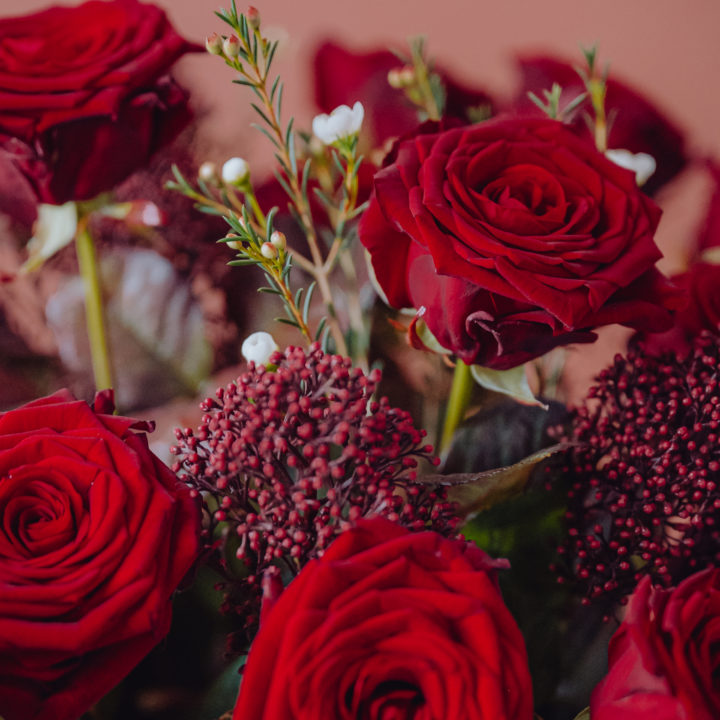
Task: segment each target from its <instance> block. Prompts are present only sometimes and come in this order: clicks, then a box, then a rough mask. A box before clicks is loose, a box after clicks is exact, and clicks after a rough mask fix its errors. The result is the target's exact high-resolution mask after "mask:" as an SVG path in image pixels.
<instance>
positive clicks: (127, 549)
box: [0, 0, 720, 720]
mask: <svg viewBox="0 0 720 720" xmlns="http://www.w3.org/2000/svg"><path fill="white" fill-rule="evenodd" d="M217 16H218V20H217V22H218V23H221V25H220V27H219V28H218V31H216V32H211V34H209V35H208V36H207V39H206V41H205V49H206V50H207V52H209V53H210V54H211V55H213V56H215V61H216V62H217V63H218V65H220V66H221V65H223V64H224V65H225V66H226V72H227V76H228V80H229V81H232V82H234V83H235V84H236V85H239V86H241V87H239V88H238V91H239V92H245V93H246V94H247V97H248V98H249V102H250V104H251V108H252V110H253V112H254V113H255V114H256V120H257V123H256V125H255V130H256V131H258V132H259V135H258V137H260V138H261V139H262V140H263V141H264V142H266V146H267V148H268V154H269V155H270V156H272V157H273V160H272V163H273V166H272V170H271V171H270V172H268V173H267V174H266V175H263V173H259V175H260V178H259V179H258V177H256V175H257V174H258V173H256V172H253V171H251V168H250V165H249V163H248V162H247V160H246V159H245V158H243V157H241V156H240V155H238V156H235V157H231V158H229V159H227V160H226V161H225V162H224V163H222V164H216V163H214V162H211V161H207V160H205V161H203V157H202V155H200V151H198V150H195V151H194V152H189V151H188V150H187V148H188V147H199V145H196V146H193V145H190V142H191V140H192V136H191V134H190V131H189V130H188V128H189V127H191V126H192V123H193V117H192V113H191V111H190V106H189V105H188V95H189V93H188V92H187V91H186V90H184V89H182V88H181V87H180V86H179V85H178V84H177V83H176V82H175V81H174V80H173V79H172V78H171V77H170V76H169V74H168V71H169V70H170V68H171V66H172V65H173V64H174V62H175V61H176V60H177V59H178V58H179V57H180V56H182V55H184V54H186V53H193V52H196V51H200V50H202V46H201V45H197V44H193V43H190V42H188V41H186V40H184V39H183V38H182V37H181V36H180V35H179V34H178V33H177V32H176V31H175V30H174V29H173V28H172V26H171V25H170V23H169V21H168V20H167V18H166V16H165V15H164V13H163V12H162V11H161V10H160V9H159V8H157V7H155V6H153V5H149V4H143V3H140V2H137V0H110V1H109V2H101V1H100V0H89V1H88V2H85V3H83V4H81V5H78V6H77V7H73V8H70V7H54V8H50V9H48V10H45V11H42V12H40V13H36V14H34V15H28V16H25V17H16V18H7V19H4V20H0V98H2V99H3V100H4V102H3V103H2V105H0V210H2V212H3V213H4V214H5V215H6V217H7V218H8V221H7V223H6V229H5V236H4V237H3V238H2V245H1V246H0V251H1V252H2V255H0V258H1V259H3V262H5V264H6V265H7V267H4V266H3V268H2V269H3V275H2V280H3V282H2V285H0V291H2V292H1V293H0V308H2V312H3V314H4V315H3V322H2V324H0V334H2V336H3V351H2V353H3V361H4V362H3V367H2V368H1V375H0V376H2V377H3V378H4V379H5V380H6V383H5V384H6V385H7V386H8V392H7V396H3V398H2V403H3V405H4V407H5V411H4V412H2V413H1V414H0V509H1V511H2V514H1V520H0V522H1V527H0V718H3V719H4V720H35V719H39V718H49V719H52V720H79V719H80V718H96V719H97V720H111V719H113V718H133V719H134V718H138V719H139V720H143V719H145V718H148V719H149V718H155V719H156V720H159V719H160V718H173V719H174V720H182V719H184V718H187V719H188V720H191V719H193V720H211V719H217V718H220V717H222V718H225V719H229V718H232V719H233V720H252V719H254V718H257V719H258V720H260V719H263V720H270V719H275V718H283V720H285V719H287V718H297V719H298V720H300V719H301V718H303V719H308V720H310V719H312V720H315V719H317V718H328V719H330V718H338V720H339V719H340V718H343V719H350V718H357V719H358V720H361V719H362V720H394V719H400V718H405V719H410V718H413V719H417V720H420V719H421V718H427V719H431V718H432V719H433V720H455V719H457V720H462V719H465V718H467V720H471V719H472V720H475V719H477V720H480V719H481V718H493V719H504V720H533V719H534V718H541V719H542V720H555V719H557V720H561V719H564V718H567V720H572V719H573V718H576V719H580V718H584V719H587V718H591V719H592V720H606V719H607V720H610V719H611V718H612V719H618V718H619V719H622V718H633V719H634V720H636V719H638V718H639V719H640V720H642V719H643V718H651V717H652V718H653V720H657V718H668V720H669V719H671V718H673V719H674V718H677V719H678V720H690V719H692V720H696V719H697V720H700V719H702V720H706V719H707V720H711V719H712V718H716V717H719V716H720V685H719V684H718V683H719V682H720V681H719V680H718V672H720V671H719V670H718V668H719V667H720V644H719V641H718V631H717V629H716V628H717V627H718V624H719V623H720V569H719V565H720V444H719V443H718V435H719V429H718V428H719V427H720V378H719V377H718V367H719V366H720V282H718V281H720V265H719V264H718V262H719V260H720V255H719V254H718V246H719V245H720V220H719V218H720V215H719V214H718V207H720V204H719V203H718V199H719V198H720V184H719V183H720V171H719V170H718V167H719V166H718V164H717V163H716V162H715V161H713V160H708V159H707V158H697V157H693V156H692V155H690V154H689V153H688V151H687V150H686V148H685V142H684V136H683V133H682V131H681V130H680V129H678V128H677V127H675V126H674V125H673V124H672V123H671V122H670V121H669V120H667V119H666V118H665V117H664V116H663V115H662V113H660V112H659V111H658V110H657V109H656V108H655V107H654V106H653V105H652V104H651V103H649V102H648V101H647V100H646V99H645V98H643V97H642V95H641V94H639V93H637V92H636V91H635V90H633V89H632V88H630V87H629V86H627V85H625V84H624V83H622V82H620V81H619V80H617V79H615V78H614V77H613V76H612V75H610V74H609V72H608V70H607V68H605V69H603V68H601V66H600V63H599V61H598V53H597V51H596V50H595V49H590V50H586V51H584V52H583V58H582V63H580V64H578V65H577V66H576V67H573V66H572V65H571V64H566V63H565V62H563V61H561V60H559V59H556V58H552V57H532V58H525V59H524V60H523V61H522V63H521V71H522V75H523V88H522V92H521V93H520V94H519V95H518V96H517V97H515V98H513V99H511V100H507V99H504V100H498V99H496V98H494V97H493V96H492V95H491V94H489V93H488V92H486V91H484V90H482V89H479V88H470V87H467V86H465V85H463V84H461V83H459V82H457V81H456V80H455V79H454V78H453V77H452V76H451V75H449V74H448V73H447V72H445V71H443V70H442V69H440V68H439V66H437V65H436V64H435V63H434V62H433V61H432V60H431V59H430V58H429V56H428V52H427V49H426V46H425V42H424V40H423V39H421V38H415V39H411V40H410V41H409V44H408V49H407V51H404V52H398V53H396V54H393V53H390V52H386V51H382V50H377V51H373V52H370V53H366V54H356V53H353V52H350V51H348V50H346V49H345V48H343V47H341V46H339V45H337V44H334V43H326V44H324V45H322V46H320V47H319V48H318V49H317V52H316V56H315V63H316V80H317V87H316V101H317V104H318V108H319V110H320V113H319V114H317V115H316V116H315V117H314V119H313V120H312V122H311V123H308V125H307V127H305V128H302V127H300V124H299V123H296V122H295V120H294V119H293V118H290V119H287V117H288V116H287V114H286V112H287V109H286V108H285V107H284V105H283V82H282V79H281V78H280V77H279V76H278V75H277V74H276V73H275V70H274V65H273V61H274V58H275V55H276V52H277V50H278V46H279V41H278V40H274V39H271V35H272V34H271V33H268V32H266V30H265V27H264V25H263V23H262V20H261V16H260V13H259V11H258V10H257V9H256V8H254V7H250V8H248V9H247V10H246V12H239V11H238V9H237V7H236V6H235V3H234V2H233V4H232V6H231V7H230V8H229V9H224V10H221V11H220V12H218V13H217ZM221 69H222V68H221ZM687 165H693V166H694V167H696V168H699V169H700V171H701V172H703V173H705V174H707V176H708V177H709V179H710V182H712V183H714V193H713V195H712V197H711V198H710V202H709V210H708V213H707V217H706V219H705V221H704V224H703V227H702V229H701V232H700V233H699V235H698V237H697V238H695V239H694V241H693V244H692V248H691V250H690V252H688V260H687V267H686V268H685V269H684V271H683V272H681V273H679V274H676V275H675V276H673V277H666V276H665V275H663V274H662V273H661V272H660V270H659V269H658V268H657V262H658V261H659V260H660V258H661V257H662V254H661V252H660V250H659V248H658V246H657V244H656V240H655V233H656V230H657V228H658V225H659V223H660V222H661V217H660V216H661V209H660V206H659V204H658V201H656V200H655V199H654V198H655V197H658V198H660V200H659V201H662V197H663V194H662V193H660V194H659V195H656V194H657V193H658V191H659V190H661V188H664V187H665V186H671V184H672V182H673V181H674V179H675V177H676V176H677V175H678V174H679V173H680V172H681V171H682V170H683V168H684V167H685V166H687ZM163 184H164V187H162V186H161V185H163ZM189 201H191V202H189ZM71 246H74V248H75V254H73V253H72V252H71ZM7 258H10V260H7ZM257 280H261V282H262V283H263V284H262V286H261V287H259V290H260V292H261V293H262V295H257V296H256V295H254V294H249V293H248V292H247V291H246V290H244V289H245V288H247V287H248V286H249V287H250V288H251V289H252V283H253V282H254V281H257ZM238 288H239V289H241V290H243V292H242V294H240V295H238V294H237V291H238ZM38 298H42V299H43V302H42V303H39V302H38ZM73 298H75V299H74V300H73ZM33 299H34V301H35V302H36V305H34V306H33V307H35V310H33V311H28V312H26V315H25V317H27V318H29V317H32V318H33V322H35V323H36V328H37V333H36V335H35V336H32V337H31V336H30V334H29V333H27V332H23V331H22V329H18V322H17V317H18V315H17V308H18V307H19V304H20V301H21V300H24V302H26V303H30V301H31V300H33ZM78 307H80V308H81V313H80V314H78V313H77V312H76V310H75V308H78ZM238 307H240V308H242V310H241V311H240V312H234V311H233V308H235V309H237V308H238ZM82 312H84V315H83V314H82ZM268 312H270V313H279V316H278V317H276V318H275V319H274V320H273V319H271V317H272V315H271V314H268ZM609 325H620V326H623V327H624V328H628V330H627V331H625V332H624V333H621V334H620V335H618V336H617V337H619V338H621V339H620V340H619V341H618V344H617V345H618V346H617V347H616V348H614V349H616V350H617V351H618V352H617V354H616V356H615V358H614V360H613V362H612V363H611V364H610V365H609V366H608V367H607V368H605V369H604V370H602V372H601V373H600V374H599V375H598V376H597V377H596V379H595V381H594V383H593V385H592V386H591V387H590V388H585V392H584V394H585V396H586V397H585V398H584V400H582V401H581V402H579V403H578V402H575V403H571V402H570V397H571V392H570V387H571V383H572V360H573V358H577V357H583V355H582V353H583V350H582V348H586V349H587V348H590V349H592V348H593V347H595V344H596V343H597V342H598V330H599V328H603V327H605V326H609ZM23 327H24V326H23ZM250 331H252V332H250ZM601 332H602V331H601ZM38 337H39V338H43V337H45V338H51V341H47V344H46V345H43V343H42V341H41V340H39V339H38ZM243 337H244V341H242V342H240V339H241V338H243ZM43 347H44V348H46V349H45V350H44V351H43V352H40V350H39V348H43ZM47 347H52V348H54V349H53V350H52V351H50V350H47ZM239 354H241V355H242V356H243V358H244V360H243V361H242V362H241V364H240V366H239V367H238V365H237V363H238V361H239ZM211 373H215V374H214V375H213V378H212V379H210V383H211V385H210V387H212V386H213V384H214V385H220V386H219V387H217V389H213V391H212V392H210V393H208V392H207V390H206V388H207V387H208V385H207V383H208V377H209V375H210V374H211ZM169 377H171V378H172V379H173V382H169V381H168V378H169ZM220 378H222V379H223V381H222V382H221V381H220ZM62 383H66V384H69V385H71V386H72V387H73V389H74V391H75V393H76V394H77V395H79V396H85V399H76V397H75V395H74V394H73V393H72V392H71V391H70V390H67V389H58V388H59V387H60V385H61V384H62ZM92 385H94V390H95V391H96V392H95V393H93V392H92V390H91V389H90V387H91V386H92ZM41 389H44V390H45V392H49V393H50V394H47V395H46V396H45V397H40V398H39V399H38V397H37V396H39V395H42V394H43V393H42V392H41V391H40V390H41ZM115 391H117V392H115ZM23 393H24V394H30V395H31V397H30V398H23V399H25V400H28V401H26V402H25V403H24V404H22V403H18V402H15V399H16V397H18V398H21V397H22V396H23ZM197 393H200V394H201V396H202V397H205V396H206V395H209V397H205V399H202V400H201V401H200V402H199V410H197V409H196V408H197V401H196V400H192V401H190V404H189V405H186V404H185V402H184V401H182V400H181V399H180V397H181V395H183V394H184V395H185V396H190V397H192V396H194V395H195V394H197ZM93 395H94V398H93V397H92V396H93ZM116 400H117V404H118V405H119V406H120V407H121V408H122V410H123V412H132V413H133V414H139V415H142V416H144V417H147V418H148V419H135V418H132V417H126V416H125V415H121V414H118V411H117V409H116ZM152 404H157V405H162V406H163V407H156V408H155V409H153V410H148V407H149V406H150V405H152ZM18 405H19V406H18ZM151 416H158V417H159V418H161V419H162V420H163V423H162V425H163V426H164V425H168V427H170V426H174V427H175V428H176V429H175V430H174V433H173V439H172V440H168V439H167V437H164V431H163V428H162V427H161V429H160V431H159V433H158V432H157V431H156V433H155V434H156V435H158V434H159V437H158V438H157V439H154V440H152V445H151V440H150V438H151V437H152V435H150V434H151V433H153V430H154V428H155V425H154V423H153V422H152V421H151V419H150V417H151ZM178 425H182V426H183V427H177V426H178ZM166 440H167V442H166ZM173 604H174V606H175V618H174V620H172V622H171V608H172V605H173Z"/></svg>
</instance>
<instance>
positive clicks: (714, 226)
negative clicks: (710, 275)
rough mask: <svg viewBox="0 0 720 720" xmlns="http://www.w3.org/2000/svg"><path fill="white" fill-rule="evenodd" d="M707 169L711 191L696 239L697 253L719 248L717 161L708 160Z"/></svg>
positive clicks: (719, 172)
mask: <svg viewBox="0 0 720 720" xmlns="http://www.w3.org/2000/svg"><path fill="white" fill-rule="evenodd" d="M707 167H708V171H709V173H710V178H711V181H712V190H711V194H710V199H709V201H708V208H707V213H706V215H705V219H704V221H703V225H702V228H701V229H700V234H699V237H698V251H699V252H702V251H704V250H708V249H709V248H716V247H718V246H720V163H718V161H717V160H709V161H708V163H707Z"/></svg>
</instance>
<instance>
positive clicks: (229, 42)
mask: <svg viewBox="0 0 720 720" xmlns="http://www.w3.org/2000/svg"><path fill="white" fill-rule="evenodd" d="M223 52H224V53H225V55H227V56H228V57H229V58H236V57H237V56H238V55H239V54H240V40H238V38H237V37H236V36H235V35H230V36H229V37H226V38H225V40H224V42H223Z"/></svg>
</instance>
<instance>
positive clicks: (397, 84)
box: [388, 65, 415, 90]
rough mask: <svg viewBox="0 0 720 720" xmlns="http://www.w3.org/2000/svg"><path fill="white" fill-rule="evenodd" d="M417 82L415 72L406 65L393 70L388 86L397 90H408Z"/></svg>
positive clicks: (389, 76)
mask: <svg viewBox="0 0 720 720" xmlns="http://www.w3.org/2000/svg"><path fill="white" fill-rule="evenodd" d="M414 82H415V70H414V69H413V68H412V67H411V66H409V65H406V66H405V67H401V68H393V69H392V70H390V72H388V84H389V85H390V87H393V88H395V89H397V90H399V89H401V88H406V87H409V86H410V85H412V84H413V83H414Z"/></svg>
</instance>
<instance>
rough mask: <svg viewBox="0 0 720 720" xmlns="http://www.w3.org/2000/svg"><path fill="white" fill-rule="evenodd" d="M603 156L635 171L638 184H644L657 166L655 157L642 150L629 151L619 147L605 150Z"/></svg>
mask: <svg viewBox="0 0 720 720" xmlns="http://www.w3.org/2000/svg"><path fill="white" fill-rule="evenodd" d="M605 157H606V158H607V159H608V160H612V162H614V163H615V164H616V165H619V166H620V167H622V168H625V169H626V170H632V172H634V173H635V182H637V184H638V185H644V184H645V183H646V182H647V181H648V179H649V177H650V176H651V175H652V174H653V173H654V172H655V168H656V167H657V163H656V162H655V158H654V157H653V156H652V155H648V154H647V153H642V152H641V153H631V152H630V151H629V150H620V149H618V150H607V151H606V152H605Z"/></svg>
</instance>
